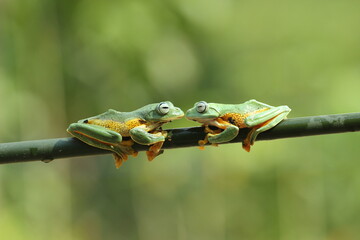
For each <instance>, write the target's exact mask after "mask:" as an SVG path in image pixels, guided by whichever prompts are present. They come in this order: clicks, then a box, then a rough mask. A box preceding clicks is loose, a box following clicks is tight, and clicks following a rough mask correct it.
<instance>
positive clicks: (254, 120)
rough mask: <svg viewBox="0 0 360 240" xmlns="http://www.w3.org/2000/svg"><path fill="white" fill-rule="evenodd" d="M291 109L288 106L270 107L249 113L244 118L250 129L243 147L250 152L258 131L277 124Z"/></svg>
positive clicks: (260, 131)
mask: <svg viewBox="0 0 360 240" xmlns="http://www.w3.org/2000/svg"><path fill="white" fill-rule="evenodd" d="M290 111H291V109H290V108H289V107H288V106H280V107H275V108H271V109H269V110H267V111H264V112H261V113H258V114H255V115H251V116H249V117H248V118H246V120H245V121H246V124H247V125H248V126H249V127H251V128H252V129H251V130H250V132H249V133H248V135H247V137H246V138H245V139H244V141H243V148H244V149H245V150H246V151H247V152H250V148H251V146H252V145H254V142H255V140H256V137H257V136H258V135H259V133H262V132H264V131H266V130H269V129H271V128H273V127H275V126H276V125H277V124H279V123H280V122H281V121H282V120H283V119H285V118H286V116H287V115H288V114H289V112H290Z"/></svg>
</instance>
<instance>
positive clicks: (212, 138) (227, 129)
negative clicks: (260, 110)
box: [199, 119, 239, 147]
mask: <svg viewBox="0 0 360 240" xmlns="http://www.w3.org/2000/svg"><path fill="white" fill-rule="evenodd" d="M209 124H210V125H211V126H215V127H218V128H219V129H223V131H222V132H220V133H216V132H214V131H213V132H210V133H209V131H207V132H208V133H207V135H206V137H205V139H204V140H201V141H199V144H200V147H202V146H203V145H204V144H206V143H207V141H208V142H210V143H212V144H217V143H223V142H228V141H231V140H232V139H234V138H235V137H236V136H237V135H238V133H239V128H238V127H237V126H235V125H232V124H229V123H227V122H225V121H223V120H222V119H216V120H214V121H212V122H210V123H209ZM207 128H208V127H207ZM207 128H205V130H206V129H207Z"/></svg>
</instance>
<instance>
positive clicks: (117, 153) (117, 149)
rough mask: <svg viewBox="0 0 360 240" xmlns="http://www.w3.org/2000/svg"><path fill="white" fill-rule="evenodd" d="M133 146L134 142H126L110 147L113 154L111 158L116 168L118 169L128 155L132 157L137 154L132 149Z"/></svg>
mask: <svg viewBox="0 0 360 240" xmlns="http://www.w3.org/2000/svg"><path fill="white" fill-rule="evenodd" d="M133 144H134V142H133V141H132V140H127V141H123V142H121V144H117V145H112V146H111V148H112V151H113V152H114V154H113V156H114V160H115V166H116V168H119V167H120V166H121V165H122V164H123V162H125V161H126V160H128V156H129V155H132V156H133V157H136V156H137V155H138V152H137V151H135V150H134V149H133V148H132V145H133Z"/></svg>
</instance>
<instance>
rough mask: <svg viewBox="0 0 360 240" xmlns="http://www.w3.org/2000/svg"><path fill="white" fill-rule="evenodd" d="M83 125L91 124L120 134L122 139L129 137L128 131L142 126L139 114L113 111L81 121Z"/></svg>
mask: <svg viewBox="0 0 360 240" xmlns="http://www.w3.org/2000/svg"><path fill="white" fill-rule="evenodd" d="M82 121H83V122H84V123H88V124H93V125H98V126H102V127H105V128H107V129H111V130H113V131H115V132H118V133H120V134H121V135H122V136H123V137H126V136H129V131H130V130H131V129H132V128H134V127H137V126H140V125H142V124H143V121H144V120H143V119H142V118H141V116H140V114H138V113H137V112H136V111H134V112H119V111H116V110H113V109H109V110H108V111H106V112H104V113H102V114H99V115H97V116H94V117H90V118H87V119H84V120H82Z"/></svg>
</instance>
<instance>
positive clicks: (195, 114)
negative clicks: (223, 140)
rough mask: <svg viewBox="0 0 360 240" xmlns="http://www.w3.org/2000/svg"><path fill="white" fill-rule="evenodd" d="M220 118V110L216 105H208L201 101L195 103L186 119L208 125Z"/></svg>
mask: <svg viewBox="0 0 360 240" xmlns="http://www.w3.org/2000/svg"><path fill="white" fill-rule="evenodd" d="M219 116H220V109H219V107H218V106H217V104H216V103H207V102H205V101H200V102H197V103H195V105H194V107H193V108H190V109H189V110H188V111H187V112H186V118H187V119H190V120H193V121H197V122H200V123H206V122H208V121H211V120H214V119H216V118H218V117H219Z"/></svg>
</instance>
